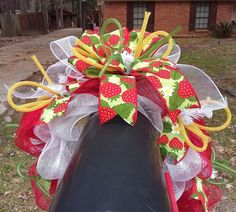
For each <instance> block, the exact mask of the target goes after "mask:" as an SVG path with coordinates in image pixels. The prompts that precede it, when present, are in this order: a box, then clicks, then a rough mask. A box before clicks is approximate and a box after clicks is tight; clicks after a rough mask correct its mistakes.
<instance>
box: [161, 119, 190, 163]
mask: <svg viewBox="0 0 236 212" xmlns="http://www.w3.org/2000/svg"><path fill="white" fill-rule="evenodd" d="M178 127H179V126H178V124H173V122H172V120H171V119H170V117H169V116H168V115H166V116H165V117H164V118H163V132H162V133H161V135H160V138H159V140H157V145H159V147H160V150H161V154H162V157H163V158H165V157H166V156H167V155H168V154H171V155H172V156H173V157H174V158H175V160H176V161H177V162H178V161H180V160H181V159H182V158H183V157H184V155H185V154H186V151H187V149H188V147H187V145H185V139H184V138H183V136H182V135H181V133H177V131H178V130H177V128H178Z"/></svg>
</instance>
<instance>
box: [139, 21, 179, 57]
mask: <svg viewBox="0 0 236 212" xmlns="http://www.w3.org/2000/svg"><path fill="white" fill-rule="evenodd" d="M181 29H182V27H181V26H178V27H176V28H175V29H174V30H173V31H172V32H170V33H169V35H168V36H166V37H164V38H162V39H161V40H160V41H157V42H156V43H154V44H153V45H152V46H151V47H150V48H149V49H148V50H147V51H146V52H145V53H144V54H143V55H142V56H141V57H140V59H141V60H143V59H149V57H150V55H152V54H153V52H154V51H156V50H157V49H158V48H160V47H161V46H162V45H164V44H165V43H166V42H168V40H169V39H170V38H171V37H173V36H174V35H176V34H177V33H178V32H180V31H181ZM173 48H174V46H172V49H173ZM151 58H152V59H155V57H151Z"/></svg>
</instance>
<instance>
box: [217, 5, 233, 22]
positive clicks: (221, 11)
mask: <svg viewBox="0 0 236 212" xmlns="http://www.w3.org/2000/svg"><path fill="white" fill-rule="evenodd" d="M232 18H233V3H232V2H218V3H217V16H216V22H217V23H219V22H230V21H231V20H232Z"/></svg>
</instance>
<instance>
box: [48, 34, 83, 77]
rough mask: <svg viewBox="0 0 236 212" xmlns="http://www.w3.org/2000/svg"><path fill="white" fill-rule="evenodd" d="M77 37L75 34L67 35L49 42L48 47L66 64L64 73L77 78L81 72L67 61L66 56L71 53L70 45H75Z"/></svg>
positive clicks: (69, 55)
mask: <svg viewBox="0 0 236 212" xmlns="http://www.w3.org/2000/svg"><path fill="white" fill-rule="evenodd" d="M76 40H77V38H76V37H75V36H68V37H65V38H62V39H59V40H56V41H53V42H51V43H50V48H51V51H52V53H53V54H54V56H55V57H56V58H57V59H58V60H59V61H61V62H62V63H63V64H65V66H66V70H65V73H66V74H67V76H69V77H71V78H74V79H79V78H80V77H81V76H82V74H81V73H80V72H78V71H77V70H76V69H75V68H74V66H72V65H71V64H70V63H69V62H68V58H69V57H71V56H73V55H72V51H71V50H72V47H73V46H75V42H76Z"/></svg>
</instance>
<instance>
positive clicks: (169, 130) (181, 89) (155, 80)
mask: <svg viewBox="0 0 236 212" xmlns="http://www.w3.org/2000/svg"><path fill="white" fill-rule="evenodd" d="M139 33H140V32H139V31H135V30H133V31H131V32H129V31H128V30H127V29H123V30H121V32H120V31H119V30H116V31H113V32H111V33H108V34H105V35H104V36H103V38H104V44H105V45H104V48H106V49H107V52H109V53H110V54H111V55H112V52H115V51H117V50H118V48H119V46H120V40H121V37H120V36H121V34H123V35H124V41H123V45H124V44H125V46H123V50H122V52H123V51H126V52H128V53H130V54H133V53H134V50H135V49H136V46H137V42H138V37H139ZM148 35H149V33H145V37H147V36H148ZM159 39H160V38H159V37H158V36H156V37H154V38H153V39H152V40H150V41H149V42H148V43H147V44H146V46H145V47H143V51H142V52H145V51H147V50H148V49H149V48H150V46H151V45H152V44H153V42H158V40H159ZM82 40H83V42H84V43H87V44H88V47H89V48H91V49H93V52H94V53H95V54H96V55H97V57H98V59H94V58H90V59H91V60H94V61H96V62H97V63H100V64H103V65H104V64H105V63H106V62H107V55H106V54H105V52H104V49H103V48H102V46H103V44H102V42H101V40H100V36H99V35H98V34H94V33H87V32H86V31H85V33H84V34H83V36H82ZM69 62H70V63H71V64H73V65H74V66H75V67H76V68H77V70H79V71H80V72H83V74H84V75H85V76H86V77H88V78H91V77H98V75H96V73H99V70H91V67H89V66H88V64H86V63H84V62H81V61H80V60H78V59H77V58H76V57H71V58H70V60H69ZM109 67H113V68H116V70H117V71H116V73H115V74H111V73H107V72H105V74H104V75H103V76H102V77H101V78H100V89H99V97H100V98H99V115H100V120H101V123H105V122H107V121H109V120H110V119H112V118H114V117H115V116H116V115H119V116H121V118H123V119H124V120H125V121H126V122H127V123H129V124H131V125H134V124H135V122H136V119H137V89H138V88H136V84H135V83H136V79H135V77H136V76H140V75H142V76H144V77H146V78H147V79H148V80H149V82H150V84H151V85H152V86H153V89H154V90H156V91H157V92H158V93H159V94H160V97H161V99H162V101H163V103H164V105H165V106H166V107H167V110H168V113H167V114H166V115H165V117H163V125H164V130H163V132H162V134H161V136H160V139H159V140H158V141H157V144H158V145H159V146H160V150H161V153H162V156H163V157H165V156H166V155H167V154H169V153H171V154H172V155H174V156H175V157H176V161H179V160H181V158H182V157H183V156H184V155H185V153H186V150H187V148H188V146H187V145H186V143H185V141H184V138H183V137H182V135H181V133H180V131H179V126H178V117H179V115H180V113H181V111H182V110H183V109H189V108H199V107H200V106H199V102H198V99H197V97H196V94H195V91H194V89H193V87H192V86H191V84H190V83H189V81H188V80H186V79H185V77H184V76H183V74H182V73H181V70H179V69H178V67H177V66H176V65H175V64H174V63H172V62H171V61H169V60H168V59H166V58H165V59H163V58H158V59H152V58H148V59H146V58H144V59H140V60H139V59H136V60H135V61H134V62H133V64H132V67H131V71H130V73H129V75H130V76H128V75H126V73H125V66H124V64H123V61H122V59H121V58H119V59H118V58H117V59H114V60H112V61H111V63H110V64H109ZM94 73H95V75H94ZM92 74H93V76H92ZM132 75H133V76H132ZM77 87H78V83H77Z"/></svg>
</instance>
